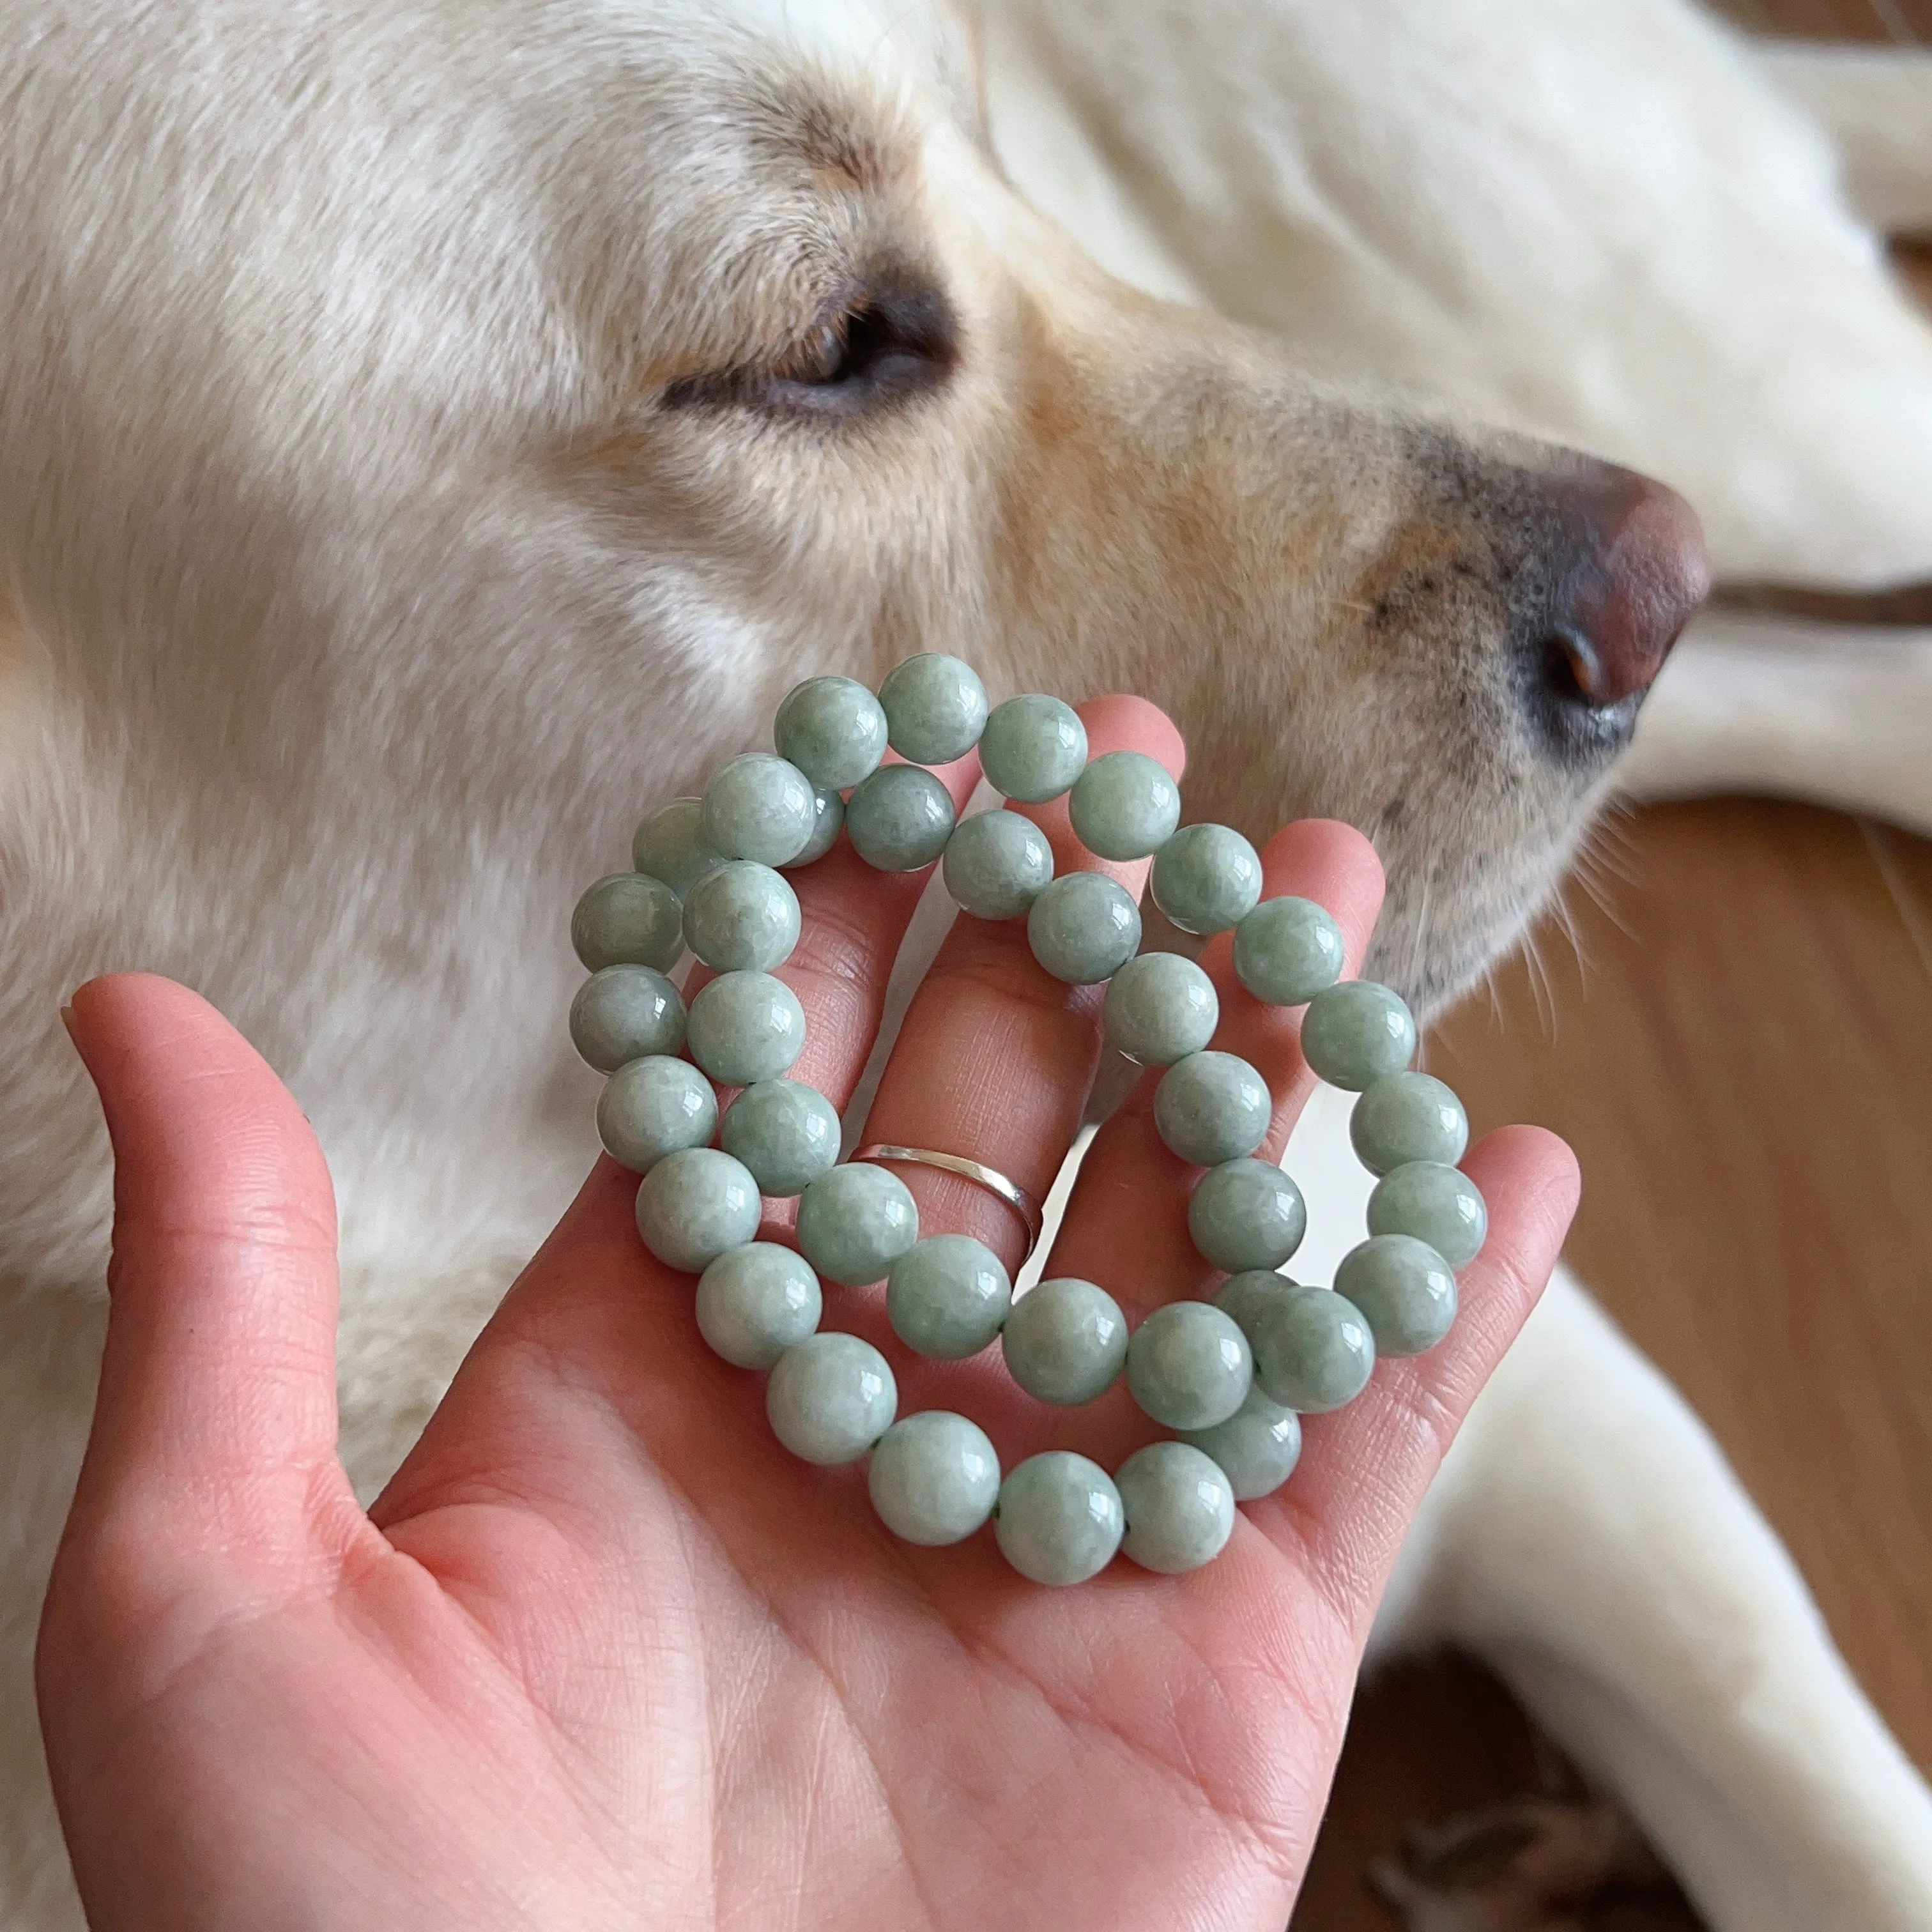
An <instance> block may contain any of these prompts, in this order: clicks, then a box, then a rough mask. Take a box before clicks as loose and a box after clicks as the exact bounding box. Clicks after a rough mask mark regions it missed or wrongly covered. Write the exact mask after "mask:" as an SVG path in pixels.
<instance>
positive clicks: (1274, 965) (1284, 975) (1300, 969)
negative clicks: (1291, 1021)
mask: <svg viewBox="0 0 1932 1932" xmlns="http://www.w3.org/2000/svg"><path fill="white" fill-rule="evenodd" d="M1342 956H1343V945H1342V929H1341V928H1340V926H1337V924H1336V923H1335V921H1334V918H1333V916H1331V914H1330V913H1328V911H1326V910H1325V909H1324V908H1323V907H1320V906H1319V905H1317V904H1316V903H1315V901H1313V899H1298V898H1277V899H1264V900H1263V901H1262V902H1261V904H1259V905H1258V906H1256V907H1255V909H1254V910H1253V911H1252V912H1251V913H1248V914H1247V916H1246V917H1244V919H1242V921H1241V923H1240V924H1239V925H1238V926H1236V927H1235V978H1236V979H1238V980H1240V981H1241V984H1242V985H1243V986H1245V987H1247V989H1248V991H1249V992H1251V993H1252V994H1253V995H1254V996H1255V998H1256V999H1258V1000H1260V1001H1264V1002H1265V1004H1268V1005H1269V1006H1271V1007H1299V1006H1303V1005H1305V1004H1307V1002H1308V1001H1310V1000H1312V999H1313V998H1315V996H1316V994H1318V993H1324V992H1327V991H1328V989H1329V988H1330V987H1331V986H1334V983H1335V982H1336V981H1337V980H1339V979H1340V977H1342Z"/></svg>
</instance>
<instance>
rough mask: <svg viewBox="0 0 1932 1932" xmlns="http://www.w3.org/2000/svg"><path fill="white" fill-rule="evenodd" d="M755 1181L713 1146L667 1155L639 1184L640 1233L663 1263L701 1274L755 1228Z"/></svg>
mask: <svg viewBox="0 0 1932 1932" xmlns="http://www.w3.org/2000/svg"><path fill="white" fill-rule="evenodd" d="M762 1212H763V1209H762V1208H761V1206H760V1202H759V1200H758V1184H757V1182H756V1181H754V1180H753V1179H752V1178H751V1176H750V1175H748V1174H747V1173H746V1172H745V1170H744V1169H743V1167H742V1166H741V1165H740V1164H739V1163H738V1162H736V1161H735V1160H733V1159H732V1158H731V1157H730V1155H729V1154H720V1153H719V1152H718V1150H717V1149H716V1148H708V1147H694V1148H680V1149H679V1151H678V1152H676V1154H666V1155H665V1156H664V1158H663V1160H661V1161H659V1162H658V1163H657V1164H656V1165H655V1166H654V1167H652V1169H651V1171H650V1172H649V1173H648V1174H647V1175H645V1176H644V1178H643V1180H642V1181H640V1183H639V1184H638V1187H637V1232H638V1233H639V1234H640V1235H643V1238H644V1246H645V1247H647V1248H649V1250H650V1251H651V1253H652V1254H654V1255H655V1256H657V1258H658V1260H659V1261H661V1262H663V1263H664V1266H665V1267H666V1268H678V1269H681V1270H682V1271H683V1272H685V1274H702V1273H703V1271H704V1270H705V1269H706V1268H709V1266H710V1265H711V1264H712V1262H715V1260H716V1259H718V1256H720V1255H721V1254H723V1253H724V1251H725V1250H727V1248H737V1247H743V1246H744V1244H745V1243H746V1242H747V1241H750V1240H751V1238H752V1237H753V1236H754V1235H756V1234H757V1232H758V1220H759V1217H760V1214H762Z"/></svg>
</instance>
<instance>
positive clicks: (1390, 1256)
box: [1335, 1235, 1456, 1355]
mask: <svg viewBox="0 0 1932 1932" xmlns="http://www.w3.org/2000/svg"><path fill="white" fill-rule="evenodd" d="M1335 1292H1336V1293H1337V1295H1343V1296H1346V1298H1347V1299H1348V1300H1349V1301H1352V1302H1353V1303H1354V1304H1355V1306H1356V1307H1358V1308H1359V1309H1360V1310H1361V1311H1362V1319H1363V1320H1364V1322H1367V1324H1368V1325H1369V1331H1370V1334H1373V1336H1374V1337H1375V1338H1376V1354H1377V1355H1421V1354H1423V1353H1424V1352H1426V1351H1427V1350H1428V1349H1433V1348H1434V1347H1435V1346H1436V1343H1439V1341H1441V1340H1442V1338H1443V1337H1444V1336H1445V1335H1446V1334H1448V1332H1449V1328H1450V1325H1451V1323H1452V1322H1454V1320H1455V1319H1456V1277H1455V1274H1454V1271H1453V1270H1452V1269H1451V1268H1450V1266H1449V1264H1448V1262H1445V1260H1444V1259H1442V1256H1440V1255H1439V1254H1438V1253H1436V1250H1434V1249H1433V1248H1432V1247H1430V1245H1429V1244H1428V1243H1427V1241H1418V1240H1416V1239H1415V1237H1414V1236H1413V1235H1370V1238H1368V1240H1367V1241H1364V1242H1363V1243H1362V1244H1361V1246H1360V1247H1356V1248H1352V1249H1351V1250H1349V1253H1347V1254H1346V1255H1345V1256H1343V1258H1342V1262H1341V1265H1340V1267H1338V1268H1337V1269H1336V1271H1335Z"/></svg>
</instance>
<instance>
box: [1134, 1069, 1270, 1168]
mask: <svg viewBox="0 0 1932 1932" xmlns="http://www.w3.org/2000/svg"><path fill="white" fill-rule="evenodd" d="M1273 1116H1274V1101H1273V1100H1272V1099H1271V1097H1270V1096H1269V1094H1268V1082H1266V1081H1265V1080H1264V1079H1262V1076H1260V1075H1259V1073H1256V1071H1255V1070H1254V1069H1253V1067H1250V1065H1249V1064H1248V1063H1247V1061H1245V1060H1243V1059H1241V1058H1238V1056H1237V1055H1234V1054H1232V1053H1212V1052H1209V1053H1196V1054H1190V1055H1189V1056H1188V1057H1187V1059H1185V1060H1178V1061H1175V1064H1173V1065H1172V1067H1169V1069H1168V1070H1167V1071H1166V1073H1163V1075H1162V1076H1161V1077H1160V1085H1159V1086H1158V1087H1157V1088H1155V1089H1154V1126H1155V1127H1156V1129H1157V1130H1158V1131H1159V1133H1160V1137H1161V1139H1162V1140H1163V1141H1164V1142H1166V1144H1167V1146H1168V1148H1169V1150H1170V1151H1172V1152H1173V1153H1175V1154H1178V1155H1179V1156H1180V1157H1181V1159H1182V1160H1185V1161H1190V1162H1192V1163H1193V1165H1194V1166H1196V1167H1219V1166H1220V1165H1221V1163H1223V1161H1227V1160H1240V1159H1241V1157H1242V1156H1243V1155H1244V1154H1253V1152H1254V1151H1255V1149H1256V1148H1258V1147H1259V1146H1260V1145H1261V1144H1262V1142H1263V1141H1264V1140H1265V1139H1267V1138H1268V1122H1269V1121H1270V1120H1271V1118H1273Z"/></svg>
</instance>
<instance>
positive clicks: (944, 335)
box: [664, 285, 958, 416]
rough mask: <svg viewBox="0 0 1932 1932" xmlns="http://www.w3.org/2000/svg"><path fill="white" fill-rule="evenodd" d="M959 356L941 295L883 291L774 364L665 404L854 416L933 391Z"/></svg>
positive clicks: (688, 387)
mask: <svg viewBox="0 0 1932 1932" xmlns="http://www.w3.org/2000/svg"><path fill="white" fill-rule="evenodd" d="M957 353H958V344H957V339H956V332H955V329H954V326H953V311H952V308H951V306H950V305H949V304H948V302H947V300H946V298H945V297H944V296H943V295H941V293H939V291H938V290H937V289H934V288H931V287H925V286H919V285H907V286H879V287H873V288H871V289H868V290H866V291H865V293H864V294H863V295H862V296H859V297H857V298H856V299H854V300H853V302H850V304H848V305H847V307H846V308H844V310H842V311H841V312H840V313H839V314H838V315H837V316H835V317H832V319H831V320H829V321H826V322H823V323H820V324H819V325H818V326H817V328H815V329H814V330H813V331H812V332H811V335H808V337H807V338H805V341H803V342H802V344H799V347H798V348H797V349H796V350H794V351H793V353H791V354H790V355H789V356H786V357H785V358H784V359H783V360H781V362H778V363H777V364H775V365H772V366H769V367H767V368H763V369H746V370H736V371H732V372H730V374H725V375H721V376H715V377H699V378H697V379H695V380H689V381H686V382H683V383H676V384H673V386H672V387H671V388H670V389H668V390H667V391H666V392H665V395H664V401H665V402H666V403H667V404H669V405H670V406H672V407H678V406H680V405H684V404H693V403H709V404H741V405H746V406H749V407H754V408H757V409H760V410H765V411H768V412H769V413H772V414H784V415H793V416H800V415H811V416H853V415H856V414H859V413H861V412H863V411H866V410H872V409H875V408H877V407H880V406H881V405H883V404H886V403H888V402H889V401H894V400H895V399H897V398H902V397H906V396H910V395H916V394H917V393H919V392H921V391H922V390H926V389H932V388H935V387H936V386H938V384H939V383H941V381H943V380H944V377H945V375H946V373H947V371H948V370H949V369H950V368H951V367H952V366H953V362H954V360H955V359H956V356H957Z"/></svg>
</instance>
